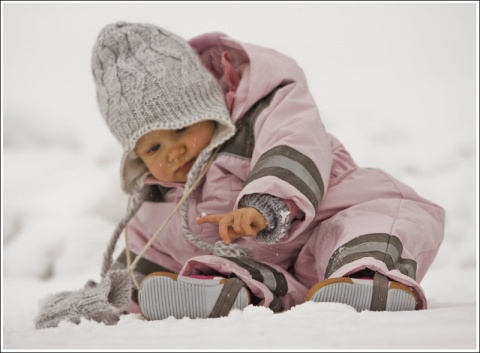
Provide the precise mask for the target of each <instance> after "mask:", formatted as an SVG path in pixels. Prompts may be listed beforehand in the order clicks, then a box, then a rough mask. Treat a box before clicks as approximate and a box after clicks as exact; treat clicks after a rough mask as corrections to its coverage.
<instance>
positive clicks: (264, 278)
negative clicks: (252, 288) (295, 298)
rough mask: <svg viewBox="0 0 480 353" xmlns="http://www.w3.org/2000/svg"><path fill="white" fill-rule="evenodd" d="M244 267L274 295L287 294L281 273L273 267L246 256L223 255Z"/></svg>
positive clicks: (286, 287)
mask: <svg viewBox="0 0 480 353" xmlns="http://www.w3.org/2000/svg"><path fill="white" fill-rule="evenodd" d="M224 258H225V259H227V260H230V261H232V262H234V263H236V264H237V265H239V266H240V267H243V268H244V269H246V270H247V271H248V272H249V273H250V275H251V276H252V278H253V279H254V280H256V281H258V282H261V283H263V284H264V285H265V286H266V287H267V288H268V289H269V290H270V291H271V292H272V293H273V294H274V295H276V296H278V297H281V296H284V295H285V294H287V292H288V284H287V280H286V278H285V276H284V274H283V273H281V272H279V271H277V270H275V269H274V268H272V267H270V266H268V265H266V264H263V263H260V262H256V261H253V260H251V259H246V258H236V257H224Z"/></svg>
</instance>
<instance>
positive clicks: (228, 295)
mask: <svg viewBox="0 0 480 353" xmlns="http://www.w3.org/2000/svg"><path fill="white" fill-rule="evenodd" d="M243 287H245V283H243V281H242V280H241V279H239V278H228V279H227V280H226V282H225V284H224V285H223V288H222V291H221V292H220V295H219V296H218V299H217V302H216V303H215V306H214V307H213V310H212V312H211V313H210V316H209V317H210V318H216V317H221V316H227V315H228V313H229V312H230V310H231V309H232V306H233V304H234V303H235V300H236V299H237V296H238V293H239V292H240V290H241V289H242V288H243Z"/></svg>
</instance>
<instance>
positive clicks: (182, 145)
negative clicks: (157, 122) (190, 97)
mask: <svg viewBox="0 0 480 353" xmlns="http://www.w3.org/2000/svg"><path fill="white" fill-rule="evenodd" d="M215 128H216V122H215V121H212V120H208V121H202V122H200V123H196V124H194V125H190V126H187V127H185V128H183V129H180V130H155V131H151V132H149V133H147V134H145V135H143V136H142V137H141V138H140V139H139V140H138V141H137V144H136V146H135V152H136V153H137V155H138V156H139V157H140V158H141V159H142V161H143V162H144V163H145V165H146V166H147V168H148V170H149V171H150V173H151V174H152V175H153V176H154V177H155V178H157V179H158V180H160V181H164V182H175V183H184V182H186V181H187V175H188V172H189V171H190V169H191V168H192V166H193V163H194V162H195V160H196V158H197V157H198V155H199V154H200V152H201V151H202V150H203V149H204V148H205V147H207V146H208V145H209V143H210V140H211V139H212V137H213V134H214V133H215Z"/></svg>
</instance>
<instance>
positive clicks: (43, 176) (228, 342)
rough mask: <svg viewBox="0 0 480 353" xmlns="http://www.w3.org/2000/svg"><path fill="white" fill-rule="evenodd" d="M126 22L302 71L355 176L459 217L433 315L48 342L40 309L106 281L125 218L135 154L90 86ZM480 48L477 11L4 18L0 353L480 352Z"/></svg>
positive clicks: (228, 6) (239, 321)
mask: <svg viewBox="0 0 480 353" xmlns="http://www.w3.org/2000/svg"><path fill="white" fill-rule="evenodd" d="M119 20H125V21H130V22H144V23H152V24H155V25H158V26H162V27H165V28H166V29H169V30H171V31H174V32H176V33H177V34H179V35H181V36H183V37H184V38H186V39H189V38H191V37H193V36H196V35H199V34H202V33H205V32H211V31H220V32H224V33H226V34H228V35H230V36H231V37H234V38H237V39H239V40H241V41H244V42H250V43H254V44H258V45H263V46H267V47H271V48H274V49H276V50H278V51H280V52H283V53H285V54H287V55H289V56H292V57H293V58H295V59H296V60H297V62H298V63H299V64H300V65H301V66H302V67H303V68H304V71H305V73H306V76H307V79H308V82H309V85H310V87H311V90H312V93H313V94H314V97H315V99H316V100H317V103H318V106H319V109H320V112H321V115H322V118H323V121H324V124H325V126H326V128H327V130H329V131H330V132H331V133H333V134H334V135H336V136H337V137H338V138H340V140H341V141H342V142H343V143H344V144H345V146H346V147H347V149H348V150H349V151H350V153H351V154H352V156H353V157H354V158H355V160H356V161H357V163H358V164H359V165H360V166H365V167H379V168H382V169H384V170H386V171H387V172H389V173H391V174H393V175H395V176H396V177H397V178H399V179H401V180H403V181H405V182H406V183H408V184H410V185H411V186H412V187H414V188H415V189H416V191H417V192H418V193H420V194H421V195H422V196H424V197H426V198H428V199H430V200H432V201H434V202H436V203H438V204H440V205H442V206H443V207H444V208H445V209H446V214H447V220H446V230H445V240H444V243H443V245H442V248H441V250H440V252H439V255H438V257H437V259H436V260H435V262H434V264H433V265H432V267H431V270H430V272H429V273H428V274H427V276H426V278H425V280H424V281H423V282H422V285H423V287H424V289H425V292H426V295H427V299H428V300H429V309H428V310H426V311H421V312H402V313H373V312H363V313H357V312H355V311H354V310H353V309H352V308H350V307H348V306H345V305H341V304H325V303H324V304H320V303H306V304H302V305H299V306H297V307H295V308H293V309H291V310H290V311H288V312H285V313H282V314H277V315H273V314H272V313H271V312H270V311H269V310H267V309H265V308H259V307H248V308H247V309H246V310H245V311H243V312H233V313H231V315H230V316H229V317H227V318H221V319H208V320H190V319H183V320H174V319H173V318H170V319H167V320H164V321H157V322H147V321H143V320H142V319H141V318H140V317H139V316H136V315H128V316H124V317H122V319H121V320H120V322H119V323H118V324H117V325H116V326H110V327H108V326H104V325H103V324H98V323H96V322H88V321H84V322H82V323H81V324H80V325H74V324H70V323H62V324H60V326H59V327H58V328H54V329H46V330H39V331H38V330H35V328H34V324H33V319H34V317H35V315H36V314H37V313H38V305H39V304H38V303H39V300H40V299H42V298H44V297H45V296H46V295H47V294H50V293H56V292H59V291H63V290H75V289H79V288H81V287H82V286H83V284H84V283H85V282H86V281H87V280H88V279H94V280H99V274H100V265H101V261H102V254H103V252H104V251H105V248H106V244H107V242H108V239H109V238H110V236H111V234H112V232H113V230H114V228H115V226H116V224H117V222H118V221H119V220H120V219H121V218H122V216H123V212H124V210H125V207H126V196H125V195H123V194H122V192H121V190H120V180H119V161H120V155H121V148H120V146H119V145H118V143H117V141H116V140H115V139H114V138H113V136H112V135H110V133H109V131H108V129H107V127H106V125H105V123H104V122H103V120H102V118H101V116H100V113H99V111H98V108H97V103H96V98H95V87H94V84H93V78H92V75H91V69H90V55H91V48H92V46H93V43H94V41H95V39H96V36H97V34H98V32H99V31H100V29H101V28H102V27H103V26H105V25H106V24H108V23H112V22H116V21H119ZM477 40H478V4H477V3H476V2H463V3H462V2H455V3H448V2H440V3H435V2H430V3H395V2H387V3H377V2H375V3H341V2H333V3H198V2H197V3H139V2H136V3H80V2H79V3H75V2H72V3H13V2H12V3H10V2H2V147H3V149H2V217H1V219H2V245H3V246H2V347H3V348H4V349H7V350H9V349H26V350H38V349H40V350H41V349H48V350H51V349H62V350H65V349H70V350H85V349H116V350H122V349H123V350H134V349H155V350H157V351H158V350H176V349H190V350H192V349H222V350H241V349H243V350H249V349H261V350H280V349H289V350H295V349H300V350H302V349H310V350H332V349H333V350H342V349H388V350H390V349H397V350H398V349H474V348H476V350H477V351H478V333H477V332H478V218H477V217H478V187H477V186H478V165H477V163H478V154H477V151H478V137H477V132H478V100H477V96H478V64H477V61H478V47H477V44H476V43H477ZM122 245H123V244H122ZM118 250H121V249H118Z"/></svg>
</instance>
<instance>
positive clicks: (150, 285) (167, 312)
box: [138, 274, 250, 320]
mask: <svg viewBox="0 0 480 353" xmlns="http://www.w3.org/2000/svg"><path fill="white" fill-rule="evenodd" d="M224 284H225V281H223V282H222V281H219V280H205V279H196V278H190V277H183V276H177V275H174V274H163V275H153V276H152V275H151V276H149V277H146V278H145V279H144V280H143V282H142V284H141V286H140V290H139V295H138V299H139V305H140V309H141V311H142V314H143V316H144V317H145V318H146V319H147V320H163V319H166V318H168V317H171V316H173V317H175V318H177V319H181V318H184V317H189V318H191V319H195V318H208V317H210V314H211V313H212V310H213V308H214V307H215V304H216V303H217V300H218V299H219V297H220V293H221V292H222V289H223V287H224ZM249 303H250V295H249V293H248V290H247V289H246V288H245V287H243V288H241V289H240V291H239V292H238V295H237V298H236V299H235V301H234V302H233V305H232V308H231V309H230V310H232V309H244V308H245V307H246V306H247V305H248V304H249Z"/></svg>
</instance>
